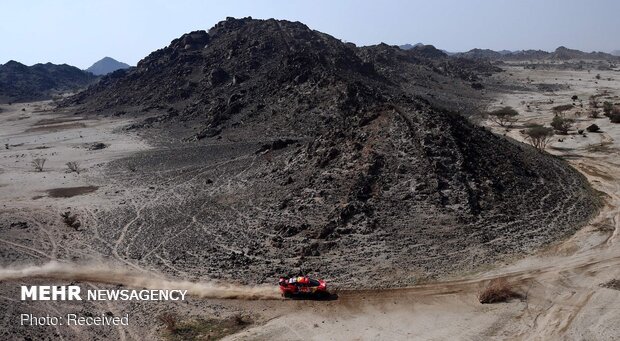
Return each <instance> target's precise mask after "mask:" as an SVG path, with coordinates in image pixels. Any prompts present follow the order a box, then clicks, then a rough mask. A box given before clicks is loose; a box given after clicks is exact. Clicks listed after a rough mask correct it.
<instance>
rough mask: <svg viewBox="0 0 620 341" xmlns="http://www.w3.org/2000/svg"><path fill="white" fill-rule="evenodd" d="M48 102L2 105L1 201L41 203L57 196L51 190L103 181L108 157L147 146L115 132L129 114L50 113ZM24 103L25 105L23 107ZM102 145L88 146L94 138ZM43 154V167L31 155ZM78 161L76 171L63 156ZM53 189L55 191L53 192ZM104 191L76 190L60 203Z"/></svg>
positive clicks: (79, 200) (19, 204)
mask: <svg viewBox="0 0 620 341" xmlns="http://www.w3.org/2000/svg"><path fill="white" fill-rule="evenodd" d="M48 108H49V103H48V102H35V103H27V104H14V105H11V106H9V105H3V106H2V107H1V109H2V114H1V115H2V116H1V117H2V126H0V143H1V144H2V149H1V150H0V197H2V198H3V199H5V200H3V201H4V202H3V205H4V207H7V208H10V207H24V205H26V206H28V205H34V206H45V205H48V204H53V203H56V202H58V200H50V198H49V193H48V191H49V190H53V189H62V188H72V187H83V186H101V187H100V189H99V191H100V192H102V191H105V185H106V183H105V179H102V178H101V176H100V172H99V171H100V169H101V167H102V166H103V165H104V164H105V163H106V162H109V161H110V160H113V159H117V158H120V157H123V156H126V155H128V154H130V153H132V152H136V151H139V150H146V149H148V145H147V144H146V143H145V142H143V141H142V140H141V139H139V138H138V137H136V136H135V135H130V134H127V133H115V131H116V130H119V129H121V127H122V126H124V125H126V124H128V121H127V120H110V119H106V120H97V119H93V118H92V117H91V118H85V117H82V116H76V115H69V114H67V115H62V114H61V115H59V114H58V113H54V114H50V113H49V112H46V111H45V109H48ZM22 109H23V110H22ZM97 142H99V143H104V144H105V148H103V149H99V150H91V149H92V145H93V144H94V143H97ZM7 147H8V148H7ZM37 158H43V159H46V162H45V164H44V169H43V171H41V172H38V171H36V170H35V168H34V167H33V165H32V160H34V159H37ZM71 161H77V162H79V164H80V168H81V171H80V173H79V174H78V173H75V172H69V170H68V168H67V166H66V165H65V164H66V163H67V162H71ZM52 194H53V192H52ZM95 198H99V199H100V200H101V199H104V197H103V196H92V195H91V196H79V197H78V198H77V199H76V200H68V201H63V205H64V204H69V205H77V204H92V201H91V200H94V199H95Z"/></svg>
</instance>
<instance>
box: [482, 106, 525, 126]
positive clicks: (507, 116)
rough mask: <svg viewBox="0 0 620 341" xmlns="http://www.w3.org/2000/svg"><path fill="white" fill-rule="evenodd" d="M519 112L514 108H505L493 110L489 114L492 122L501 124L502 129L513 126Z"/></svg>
mask: <svg viewBox="0 0 620 341" xmlns="http://www.w3.org/2000/svg"><path fill="white" fill-rule="evenodd" d="M518 115H519V112H518V111H516V110H515V109H514V108H512V107H503V108H500V109H497V110H493V111H491V112H490V113H489V118H490V119H491V121H493V122H495V123H497V124H499V125H500V126H502V127H506V126H512V124H513V123H515V122H516V121H517V116H518Z"/></svg>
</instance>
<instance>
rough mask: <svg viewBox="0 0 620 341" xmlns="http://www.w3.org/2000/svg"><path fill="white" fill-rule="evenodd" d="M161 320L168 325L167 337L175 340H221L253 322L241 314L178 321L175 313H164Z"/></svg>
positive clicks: (165, 335)
mask: <svg viewBox="0 0 620 341" xmlns="http://www.w3.org/2000/svg"><path fill="white" fill-rule="evenodd" d="M159 320H160V322H162V323H163V324H164V326H165V327H166V330H165V331H164V337H165V339H167V340H173V341H177V340H179V341H180V340H219V339H221V338H223V337H225V336H228V335H231V334H235V333H237V332H239V331H241V330H243V329H245V328H247V327H248V326H250V325H251V324H252V320H250V319H249V318H248V317H246V316H243V315H240V314H237V315H234V316H231V317H228V318H224V319H213V318H209V319H204V318H198V319H192V320H186V321H178V319H177V317H176V316H175V315H172V314H164V315H161V316H159Z"/></svg>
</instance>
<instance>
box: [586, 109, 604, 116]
mask: <svg viewBox="0 0 620 341" xmlns="http://www.w3.org/2000/svg"><path fill="white" fill-rule="evenodd" d="M588 117H590V118H599V117H601V116H600V114H599V112H598V110H596V109H592V110H590V111H588Z"/></svg>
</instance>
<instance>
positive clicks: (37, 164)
mask: <svg viewBox="0 0 620 341" xmlns="http://www.w3.org/2000/svg"><path fill="white" fill-rule="evenodd" d="M7 149H8V148H7ZM45 161H47V159H43V158H37V159H34V160H32V162H31V164H32V167H34V169H35V170H36V171H37V172H42V171H43V166H44V165H45Z"/></svg>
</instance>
